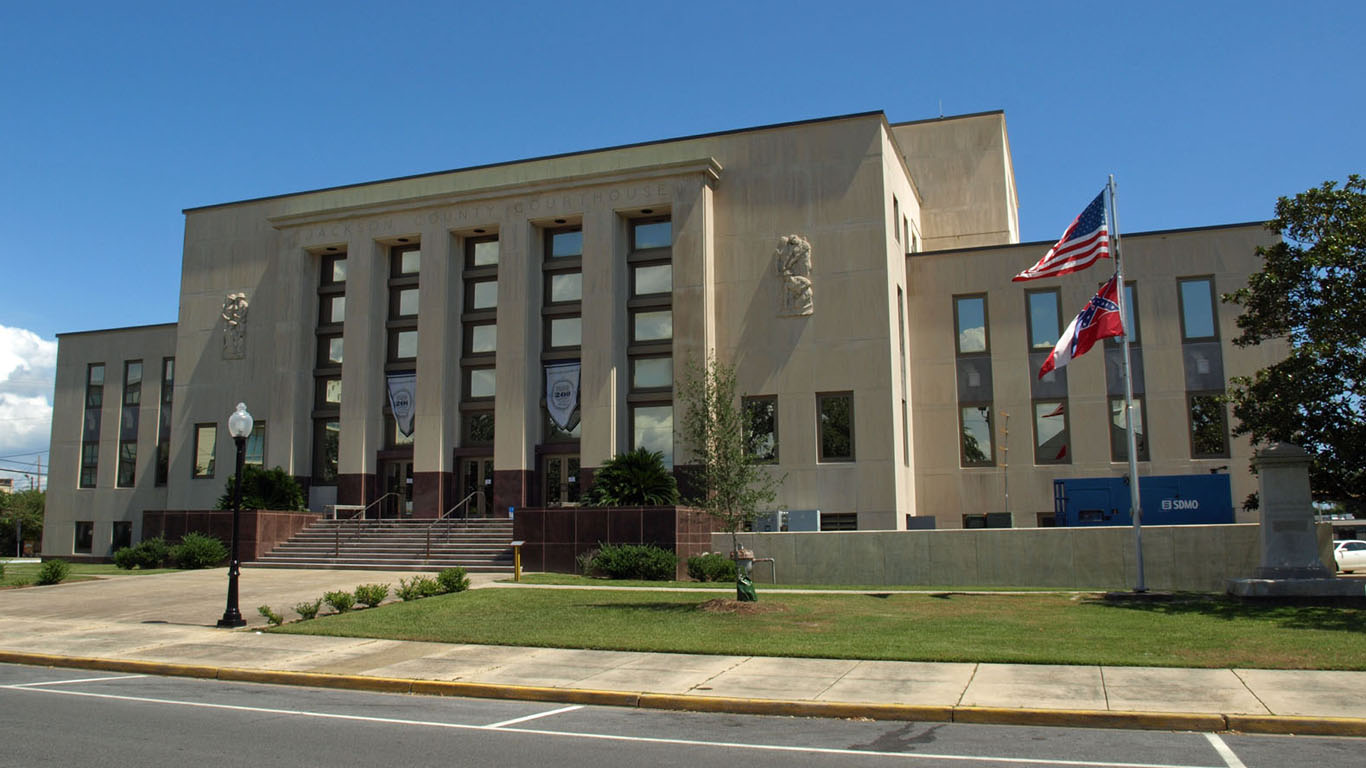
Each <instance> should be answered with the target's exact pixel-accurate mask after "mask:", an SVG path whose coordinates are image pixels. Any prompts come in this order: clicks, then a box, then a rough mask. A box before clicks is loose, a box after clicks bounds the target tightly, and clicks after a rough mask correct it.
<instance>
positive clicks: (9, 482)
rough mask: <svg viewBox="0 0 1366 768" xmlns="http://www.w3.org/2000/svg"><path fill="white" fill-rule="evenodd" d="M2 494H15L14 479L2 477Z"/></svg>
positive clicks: (0, 481) (0, 479) (0, 483)
mask: <svg viewBox="0 0 1366 768" xmlns="http://www.w3.org/2000/svg"><path fill="white" fill-rule="evenodd" d="M0 493H14V478H12V477H0Z"/></svg>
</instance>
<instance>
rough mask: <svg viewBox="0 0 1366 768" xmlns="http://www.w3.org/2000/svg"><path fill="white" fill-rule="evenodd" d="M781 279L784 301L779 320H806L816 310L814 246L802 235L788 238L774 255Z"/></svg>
mask: <svg viewBox="0 0 1366 768" xmlns="http://www.w3.org/2000/svg"><path fill="white" fill-rule="evenodd" d="M773 255H774V257H775V259H776V260H777V267H778V277H779V278H780V279H781V280H782V283H783V286H782V289H783V293H782V302H781V304H780V306H779V307H778V316H779V317H803V316H806V315H810V314H812V313H814V312H815V311H816V305H815V296H814V290H813V287H812V284H811V243H810V242H808V241H807V239H806V238H804V237H802V236H801V235H788V236H786V237H783V238H780V239H779V240H778V249H777V250H776V251H775V252H774V254H773Z"/></svg>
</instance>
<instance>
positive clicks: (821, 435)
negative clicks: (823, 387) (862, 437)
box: [816, 390, 858, 464]
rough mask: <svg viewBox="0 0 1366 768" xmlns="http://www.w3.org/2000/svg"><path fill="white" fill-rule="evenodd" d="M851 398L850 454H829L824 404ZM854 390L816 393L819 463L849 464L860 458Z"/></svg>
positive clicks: (817, 453)
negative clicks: (855, 426) (823, 413)
mask: <svg viewBox="0 0 1366 768" xmlns="http://www.w3.org/2000/svg"><path fill="white" fill-rule="evenodd" d="M845 398H847V399H848V400H849V435H848V440H849V455H847V456H839V455H836V456H827V455H826V453H825V421H824V420H823V419H822V418H821V414H822V412H823V409H822V407H821V406H822V404H823V403H825V402H826V401H827V400H835V399H845ZM854 424H855V411H854V391H853V390H839V391H832V392H817V393H816V462H817V463H818V464H848V463H850V462H854V461H857V460H858V449H857V443H856V440H857V437H858V430H856V429H855V428H854Z"/></svg>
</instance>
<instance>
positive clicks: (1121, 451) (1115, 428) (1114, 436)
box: [1110, 395, 1148, 461]
mask: <svg viewBox="0 0 1366 768" xmlns="http://www.w3.org/2000/svg"><path fill="white" fill-rule="evenodd" d="M1143 413H1144V408H1143V398H1142V397H1141V396H1139V395H1135V396H1134V416H1133V418H1134V443H1135V444H1136V446H1137V449H1138V450H1137V452H1136V453H1135V454H1134V456H1135V457H1136V458H1137V459H1138V460H1139V461H1148V425H1147V424H1146V423H1145V422H1144V415H1143ZM1127 430H1128V422H1127V420H1126V419H1125V416H1124V398H1123V397H1111V398H1110V460H1111V461H1128V460H1129V436H1128V431H1127Z"/></svg>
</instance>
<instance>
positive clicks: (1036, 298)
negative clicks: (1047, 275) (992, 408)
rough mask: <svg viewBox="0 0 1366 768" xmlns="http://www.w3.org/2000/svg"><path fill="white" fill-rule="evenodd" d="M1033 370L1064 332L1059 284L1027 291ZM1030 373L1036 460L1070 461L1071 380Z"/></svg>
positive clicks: (1065, 462) (1053, 462) (1046, 461)
mask: <svg viewBox="0 0 1366 768" xmlns="http://www.w3.org/2000/svg"><path fill="white" fill-rule="evenodd" d="M1025 316H1026V318H1025V319H1026V321H1027V325H1028V332H1029V354H1030V355H1031V358H1030V363H1031V366H1030V370H1031V372H1032V371H1035V370H1037V366H1039V365H1042V363H1043V360H1042V359H1040V357H1041V356H1042V357H1043V359H1047V354H1048V353H1051V352H1052V351H1053V347H1054V346H1055V345H1056V344H1057V343H1058V337H1059V336H1060V335H1061V334H1062V300H1061V297H1060V293H1059V291H1058V289H1057V288H1047V289H1044V290H1035V291H1025ZM1037 379H1038V377H1037V376H1030V388H1031V395H1032V396H1033V402H1032V403H1031V404H1030V405H1031V409H1032V411H1033V418H1032V421H1033V425H1034V463H1035V464H1070V463H1071V461H1072V456H1071V453H1070V451H1069V448H1070V443H1071V432H1070V430H1069V429H1068V418H1069V416H1068V410H1069V408H1068V401H1067V383H1066V381H1065V380H1064V379H1062V378H1061V377H1060V376H1058V375H1055V376H1054V377H1053V380H1051V381H1049V382H1047V383H1045V382H1041V381H1038V380H1037Z"/></svg>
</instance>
